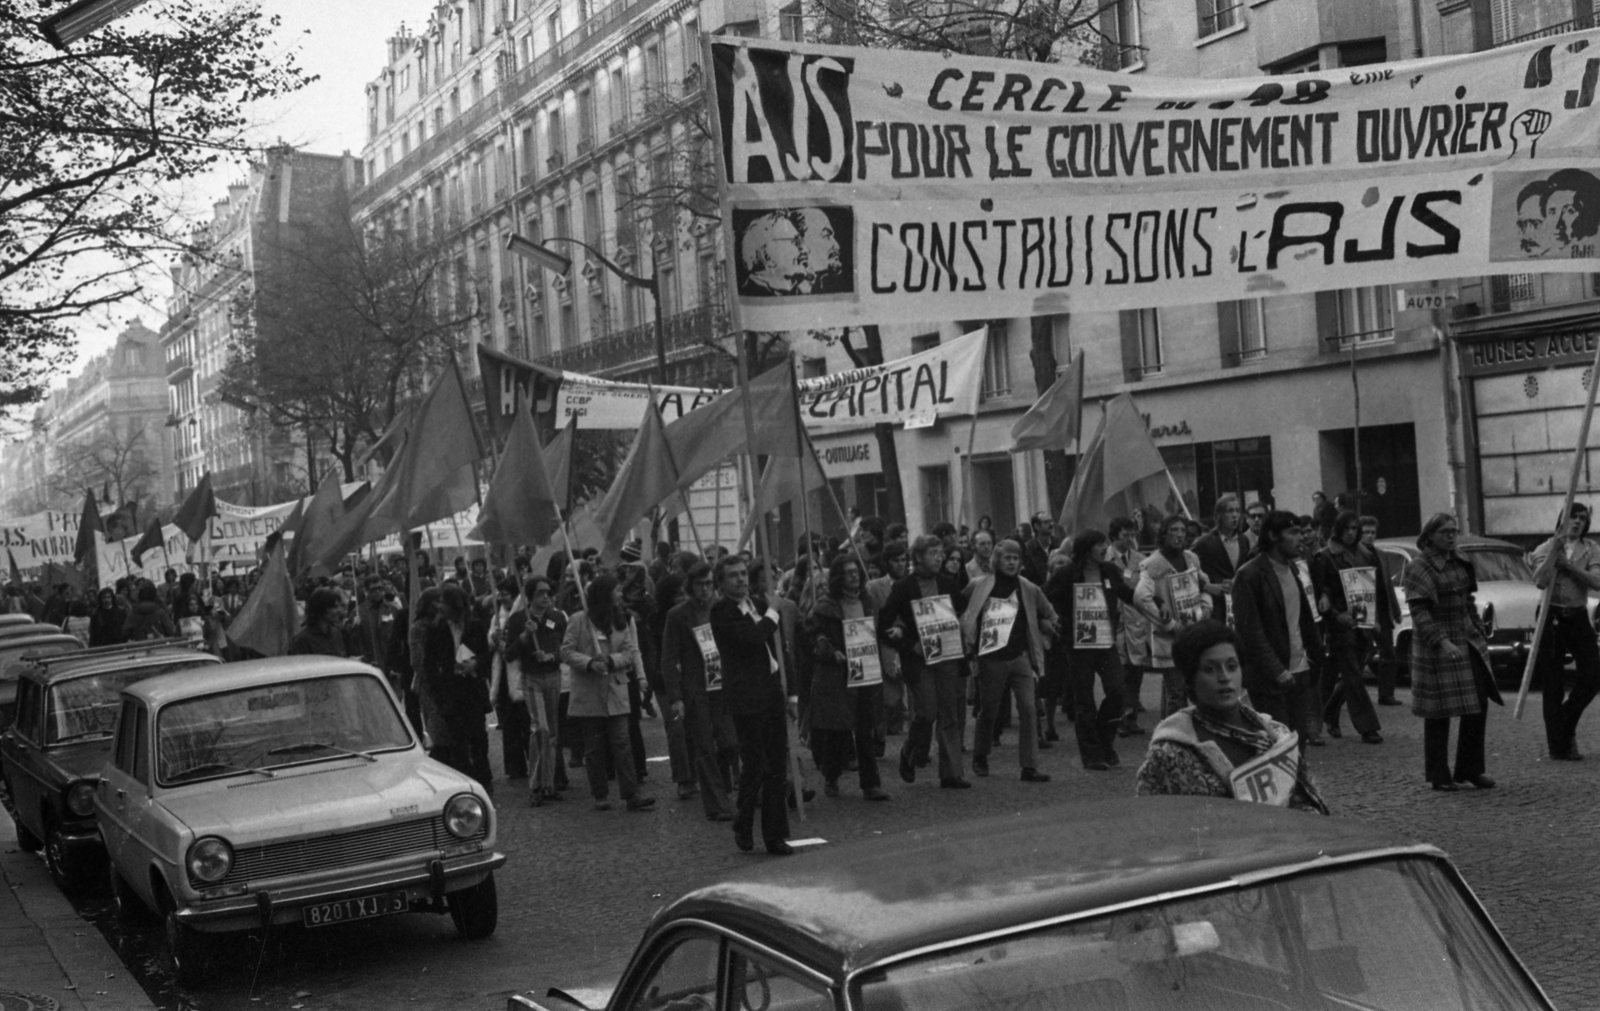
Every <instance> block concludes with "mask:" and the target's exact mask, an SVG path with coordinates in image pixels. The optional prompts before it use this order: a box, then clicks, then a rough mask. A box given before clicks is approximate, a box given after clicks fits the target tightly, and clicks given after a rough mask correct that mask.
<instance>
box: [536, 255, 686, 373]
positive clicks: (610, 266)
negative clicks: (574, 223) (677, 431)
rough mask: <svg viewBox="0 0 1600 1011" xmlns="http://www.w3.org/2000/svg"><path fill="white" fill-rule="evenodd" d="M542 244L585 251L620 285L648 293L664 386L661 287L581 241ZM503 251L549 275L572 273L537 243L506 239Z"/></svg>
mask: <svg viewBox="0 0 1600 1011" xmlns="http://www.w3.org/2000/svg"><path fill="white" fill-rule="evenodd" d="M545 241H546V242H566V243H570V244H572V245H574V246H578V247H579V248H581V249H584V250H586V251H587V252H588V253H589V255H590V256H592V257H594V258H595V259H596V260H599V261H600V265H601V266H603V267H605V268H606V269H607V270H609V271H611V272H612V273H613V274H615V275H617V277H619V278H621V279H622V283H623V284H626V285H629V286H630V287H634V288H643V289H644V290H646V291H648V292H649V293H650V302H651V305H652V306H653V307H654V309H655V330H656V381H657V382H659V383H661V384H662V385H665V384H666V382H667V335H666V330H665V329H663V327H664V324H663V323H662V321H661V286H660V285H659V284H657V283H656V279H655V278H654V277H640V276H639V275H637V274H630V273H628V272H627V271H626V270H623V269H622V268H621V267H619V266H617V265H616V264H615V263H612V262H611V261H610V260H608V259H606V256H605V254H604V253H602V252H600V250H598V249H596V248H594V247H593V246H591V245H589V244H588V243H587V242H584V241H583V240H581V239H572V238H568V237H567V236H565V235H552V236H550V237H549V238H548V239H546V240H545ZM506 250H507V251H508V252H511V253H515V254H516V255H517V256H520V257H522V258H523V259H524V260H528V261H530V262H532V263H535V264H538V265H539V266H540V267H543V268H544V269H545V270H548V271H550V272H551V273H552V274H561V275H563V276H565V275H566V274H567V272H568V271H570V270H571V269H572V259H571V258H570V257H566V256H562V255H561V254H560V253H558V252H556V251H555V250H553V249H547V248H545V247H544V246H542V245H540V244H539V243H537V242H532V241H530V240H528V239H524V238H523V237H522V236H520V235H507V236H506Z"/></svg>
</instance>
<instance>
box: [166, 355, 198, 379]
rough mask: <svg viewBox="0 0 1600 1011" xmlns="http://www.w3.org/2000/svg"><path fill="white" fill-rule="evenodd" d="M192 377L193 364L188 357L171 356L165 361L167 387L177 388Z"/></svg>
mask: <svg viewBox="0 0 1600 1011" xmlns="http://www.w3.org/2000/svg"><path fill="white" fill-rule="evenodd" d="M192 375H194V362H192V361H190V360H189V356H188V355H184V354H179V355H173V356H172V357H171V358H168V359H167V385H168V386H177V385H178V384H179V383H181V382H184V381H186V380H187V379H188V378H189V377H190V376H192Z"/></svg>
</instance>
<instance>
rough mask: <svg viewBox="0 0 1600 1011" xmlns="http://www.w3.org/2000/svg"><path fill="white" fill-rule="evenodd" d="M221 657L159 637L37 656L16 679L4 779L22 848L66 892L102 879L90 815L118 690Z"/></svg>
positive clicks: (3, 742)
mask: <svg viewBox="0 0 1600 1011" xmlns="http://www.w3.org/2000/svg"><path fill="white" fill-rule="evenodd" d="M221 662H222V661H221V660H219V659H217V658H216V657H215V656H212V655H211V654H210V653H202V652H199V651H197V650H194V649H188V648H185V647H183V646H175V645H170V644H166V643H159V642H145V643H137V644H134V643H130V644H127V645H123V646H104V647H100V648H98V649H86V650H76V651H72V652H66V653H55V654H52V655H50V656H44V657H39V658H38V659H35V660H33V661H32V662H31V663H29V664H28V665H27V666H26V667H24V668H23V670H22V673H21V676H20V677H19V679H18V681H17V717H16V722H15V723H14V724H12V726H11V727H10V728H9V729H8V730H7V731H6V732H5V733H4V734H3V735H0V778H3V779H4V781H5V785H6V796H7V797H8V798H10V800H9V804H10V808H11V817H12V819H13V820H14V821H15V822H16V823H17V841H18V842H19V843H20V844H21V845H22V847H23V848H24V849H28V850H37V849H40V848H43V850H44V856H45V864H46V866H48V867H49V868H50V874H51V876H52V877H54V878H55V880H56V884H57V885H59V886H60V887H61V888H62V890H63V891H69V892H76V891H85V890H87V889H88V888H89V887H90V886H92V885H95V884H98V883H100V882H103V881H104V880H105V850H104V849H103V848H102V847H101V844H100V831H99V829H98V828H97V827H96V825H95V820H94V791H95V788H96V784H97V782H98V781H99V778H100V767H101V766H102V765H104V764H105V762H106V759H108V758H110V757H111V733H112V731H113V730H114V729H115V728H116V724H117V710H118V708H119V706H120V705H121V701H122V700H121V695H122V690H123V689H124V688H126V687H127V686H129V685H131V684H133V683H135V682H137V681H142V680H144V679H145V678H148V677H154V676H155V675H157V674H165V673H169V672H171V671H175V670H183V669H186V668H192V667H197V666H215V665H217V664H220V663H221Z"/></svg>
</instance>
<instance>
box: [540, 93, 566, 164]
mask: <svg viewBox="0 0 1600 1011" xmlns="http://www.w3.org/2000/svg"><path fill="white" fill-rule="evenodd" d="M545 128H546V130H545V133H546V140H547V143H546V145H545V149H546V150H547V151H549V152H550V167H551V168H559V167H560V166H561V162H562V160H563V158H564V157H565V156H566V153H567V133H566V130H564V129H563V128H562V125H561V108H560V106H557V107H556V108H554V109H551V110H550V113H549V115H547V116H546V117H545Z"/></svg>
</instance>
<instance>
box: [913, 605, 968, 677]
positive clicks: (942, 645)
mask: <svg viewBox="0 0 1600 1011" xmlns="http://www.w3.org/2000/svg"><path fill="white" fill-rule="evenodd" d="M911 616H912V617H913V618H914V619H916V622H917V638H918V639H919V640H920V641H921V642H922V659H923V660H925V661H926V662H928V663H945V662H948V661H953V660H959V659H961V625H960V623H959V622H957V621H956V608H955V605H954V604H952V603H951V602H950V596H949V594H944V593H941V594H939V595H937V596H933V597H919V598H917V599H916V600H913V601H912V602H911Z"/></svg>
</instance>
